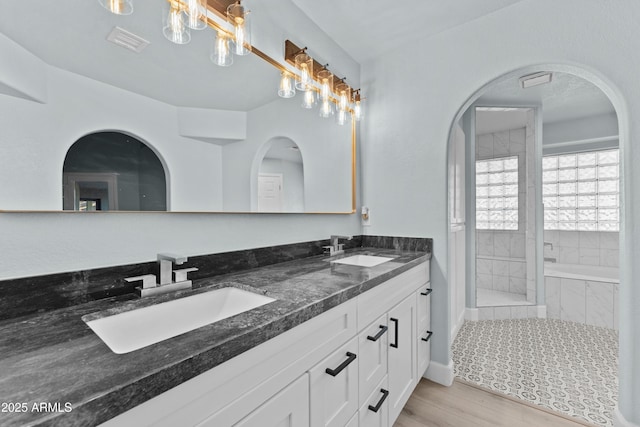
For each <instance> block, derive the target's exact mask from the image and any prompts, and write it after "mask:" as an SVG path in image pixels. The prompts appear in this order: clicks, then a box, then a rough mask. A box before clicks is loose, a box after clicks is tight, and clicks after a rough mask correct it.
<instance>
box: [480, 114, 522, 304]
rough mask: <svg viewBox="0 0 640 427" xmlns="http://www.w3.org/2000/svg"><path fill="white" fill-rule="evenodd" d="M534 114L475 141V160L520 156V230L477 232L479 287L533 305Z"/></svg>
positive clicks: (481, 136)
mask: <svg viewBox="0 0 640 427" xmlns="http://www.w3.org/2000/svg"><path fill="white" fill-rule="evenodd" d="M533 114H534V113H533V110H531V112H530V115H529V116H528V120H527V126H526V127H522V128H517V129H511V130H506V131H502V132H496V133H489V134H484V135H478V136H477V139H476V160H486V159H493V158H499V157H507V156H514V155H517V156H518V230H515V231H503V230H477V231H476V287H477V288H483V289H493V290H497V291H503V292H511V293H515V294H520V295H527V300H528V301H530V302H535V271H534V269H533V268H529V269H528V268H527V266H528V263H527V259H529V257H534V256H535V237H533V238H532V239H527V237H526V236H527V233H526V232H527V231H529V232H530V235H531V236H535V233H534V231H535V229H534V227H535V222H534V221H527V218H528V217H531V218H533V217H534V216H533V215H534V205H533V204H531V205H530V207H531V209H528V208H527V205H528V203H527V202H528V200H527V199H528V196H527V189H528V187H533V186H534V185H535V182H534V179H533V171H535V169H534V167H533V163H534V162H533V160H534V152H535V151H534V147H535V141H534V139H535V135H534V127H533V125H534V116H533ZM528 171H529V172H528ZM530 193H531V194H532V195H533V194H534V192H533V191H530ZM529 222H530V223H531V224H528V223H529ZM529 228H531V229H532V230H528V229H529ZM528 246H531V248H528ZM530 264H531V265H532V266H534V265H535V263H530ZM528 270H530V271H528ZM525 317H526V316H525Z"/></svg>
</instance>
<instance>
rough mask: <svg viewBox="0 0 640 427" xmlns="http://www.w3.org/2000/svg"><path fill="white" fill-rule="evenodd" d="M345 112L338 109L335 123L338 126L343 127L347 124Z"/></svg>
mask: <svg viewBox="0 0 640 427" xmlns="http://www.w3.org/2000/svg"><path fill="white" fill-rule="evenodd" d="M347 115H348V113H347V110H340V109H338V112H337V113H336V123H338V124H339V125H341V126H342V125H343V124H345V123H346V122H347Z"/></svg>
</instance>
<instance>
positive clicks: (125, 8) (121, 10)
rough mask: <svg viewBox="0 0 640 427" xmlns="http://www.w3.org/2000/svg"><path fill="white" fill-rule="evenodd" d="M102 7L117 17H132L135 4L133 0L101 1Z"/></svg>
mask: <svg viewBox="0 0 640 427" xmlns="http://www.w3.org/2000/svg"><path fill="white" fill-rule="evenodd" d="M99 1H100V4H101V5H102V7H104V8H105V9H107V10H108V11H109V12H111V13H115V14H116V15H131V14H132V13H133V3H132V2H131V0H99Z"/></svg>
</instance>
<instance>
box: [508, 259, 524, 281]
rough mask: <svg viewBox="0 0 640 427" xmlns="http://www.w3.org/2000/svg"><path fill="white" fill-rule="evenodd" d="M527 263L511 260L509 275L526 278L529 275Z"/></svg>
mask: <svg viewBox="0 0 640 427" xmlns="http://www.w3.org/2000/svg"><path fill="white" fill-rule="evenodd" d="M526 267H527V265H526V263H524V262H520V261H510V262H509V277H518V278H521V279H524V278H526V277H527V268H526Z"/></svg>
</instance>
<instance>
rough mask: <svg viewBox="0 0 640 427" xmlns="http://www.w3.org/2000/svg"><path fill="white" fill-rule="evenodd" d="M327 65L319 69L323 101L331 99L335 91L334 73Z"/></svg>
mask: <svg viewBox="0 0 640 427" xmlns="http://www.w3.org/2000/svg"><path fill="white" fill-rule="evenodd" d="M327 65H329V64H327ZM327 65H325V66H324V68H323V69H322V70H320V71H318V81H319V82H320V99H322V101H323V102H325V101H329V98H330V97H331V93H332V92H333V74H332V73H331V71H329V70H328V69H327Z"/></svg>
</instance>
